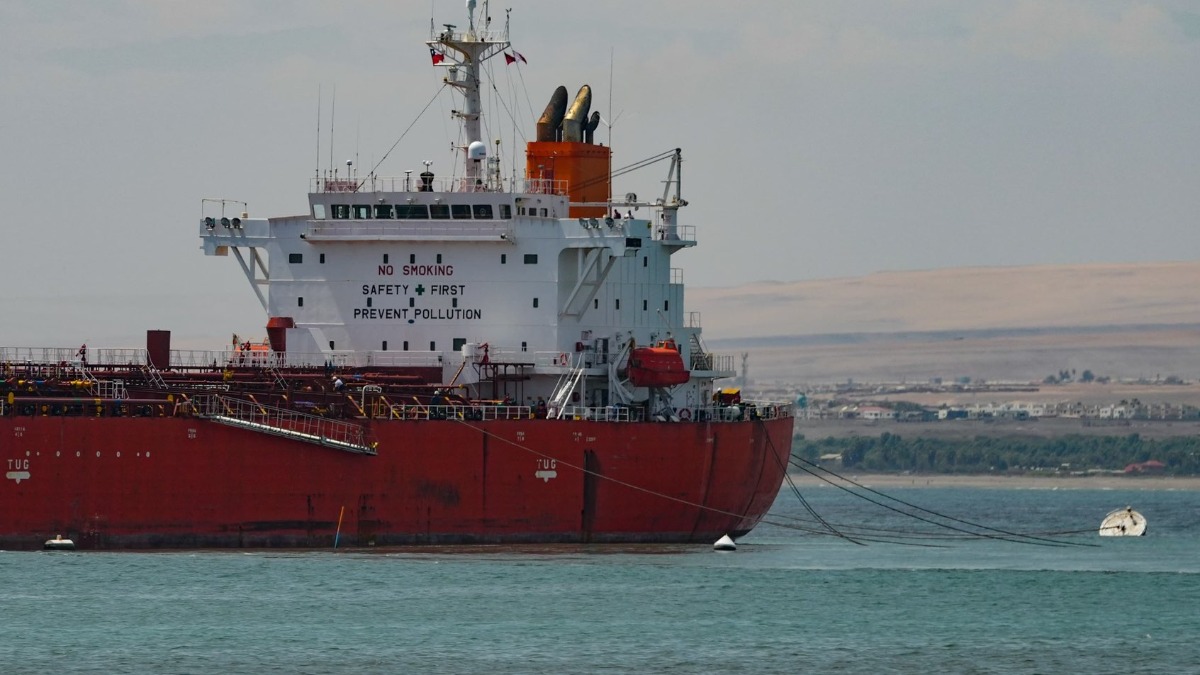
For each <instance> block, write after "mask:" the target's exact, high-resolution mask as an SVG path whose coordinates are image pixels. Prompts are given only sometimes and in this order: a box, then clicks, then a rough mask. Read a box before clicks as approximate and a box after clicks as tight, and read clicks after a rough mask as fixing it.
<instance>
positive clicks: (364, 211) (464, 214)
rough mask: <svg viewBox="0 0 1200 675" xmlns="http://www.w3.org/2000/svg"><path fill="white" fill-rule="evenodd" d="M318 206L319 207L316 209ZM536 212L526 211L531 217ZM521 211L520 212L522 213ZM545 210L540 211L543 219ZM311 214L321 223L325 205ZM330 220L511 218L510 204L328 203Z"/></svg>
mask: <svg viewBox="0 0 1200 675" xmlns="http://www.w3.org/2000/svg"><path fill="white" fill-rule="evenodd" d="M316 207H319V208H316ZM536 210H537V209H530V215H534V212H536ZM523 211H524V210H523V209H522V212H523ZM545 211H546V209H542V212H543V213H542V215H543V216H545V215H546V213H545ZM313 213H314V215H315V216H316V218H317V219H318V220H324V216H325V205H324V204H316V205H315V206H314V212H313ZM329 213H330V217H331V218H332V219H333V220H496V218H497V215H498V216H499V218H500V219H502V220H510V219H512V206H511V205H510V204H441V203H438V204H374V205H372V204H330V205H329Z"/></svg>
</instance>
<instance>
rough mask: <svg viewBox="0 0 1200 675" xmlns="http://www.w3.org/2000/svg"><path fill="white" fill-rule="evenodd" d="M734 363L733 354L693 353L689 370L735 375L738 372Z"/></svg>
mask: <svg viewBox="0 0 1200 675" xmlns="http://www.w3.org/2000/svg"><path fill="white" fill-rule="evenodd" d="M734 363H735V361H734V356H733V354H713V353H712V352H697V351H693V352H692V354H691V363H690V364H689V370H699V371H707V372H715V373H733V372H737V371H736V370H735V368H734Z"/></svg>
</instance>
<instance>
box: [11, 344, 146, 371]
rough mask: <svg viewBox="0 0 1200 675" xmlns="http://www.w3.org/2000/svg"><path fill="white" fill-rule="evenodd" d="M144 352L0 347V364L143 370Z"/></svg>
mask: <svg viewBox="0 0 1200 675" xmlns="http://www.w3.org/2000/svg"><path fill="white" fill-rule="evenodd" d="M145 353H146V350H144V349H92V348H90V347H89V348H88V349H87V350H86V351H84V350H83V349H81V348H79V347H0V362H2V363H8V364H12V365H21V364H30V365H35V366H54V365H58V366H69V365H72V364H76V365H80V364H82V365H85V366H86V365H87V364H88V363H91V364H93V365H105V366H138V367H140V366H144V365H146V363H147V361H146V356H145Z"/></svg>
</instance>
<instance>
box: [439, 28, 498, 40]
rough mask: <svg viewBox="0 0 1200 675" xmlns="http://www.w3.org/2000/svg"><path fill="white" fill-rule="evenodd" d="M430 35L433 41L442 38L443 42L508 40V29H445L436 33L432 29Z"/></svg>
mask: <svg viewBox="0 0 1200 675" xmlns="http://www.w3.org/2000/svg"><path fill="white" fill-rule="evenodd" d="M431 28H432V27H431ZM429 37H430V40H431V41H439V40H440V41H442V42H508V29H507V28H502V29H490V30H489V29H482V28H476V29H475V30H474V31H472V32H468V31H461V30H456V31H451V30H443V31H439V32H438V33H436V34H435V33H434V32H433V30H432V29H431V30H430V31H429Z"/></svg>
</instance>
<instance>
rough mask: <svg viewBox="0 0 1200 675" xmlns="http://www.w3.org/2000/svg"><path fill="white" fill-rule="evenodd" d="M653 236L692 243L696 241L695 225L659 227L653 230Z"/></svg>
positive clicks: (663, 239) (659, 238) (661, 239)
mask: <svg viewBox="0 0 1200 675" xmlns="http://www.w3.org/2000/svg"><path fill="white" fill-rule="evenodd" d="M654 238H655V239H658V240H659V241H668V242H679V243H681V244H694V243H696V226H695V225H671V226H669V227H660V228H658V229H657V230H655V231H654Z"/></svg>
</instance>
